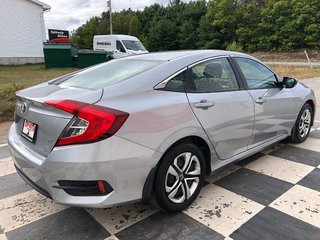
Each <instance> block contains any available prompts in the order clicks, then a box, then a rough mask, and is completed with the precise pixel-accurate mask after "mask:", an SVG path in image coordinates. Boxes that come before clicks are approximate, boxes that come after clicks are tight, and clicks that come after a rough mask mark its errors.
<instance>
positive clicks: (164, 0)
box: [40, 0, 187, 34]
mask: <svg viewBox="0 0 320 240" xmlns="http://www.w3.org/2000/svg"><path fill="white" fill-rule="evenodd" d="M40 1H42V2H44V3H46V4H48V5H50V6H51V10H50V11H49V12H45V13H44V19H45V26H46V32H48V31H47V29H60V30H69V31H72V30H73V29H76V28H77V27H79V26H81V25H82V24H83V23H85V22H86V21H87V20H88V19H90V18H91V17H93V16H99V15H100V14H101V13H102V12H103V11H107V10H108V6H107V0H40ZM185 1H187V0H185ZM168 2H169V0H112V11H121V10H122V9H128V8H131V9H133V10H137V9H143V8H144V7H145V6H149V5H151V4H153V3H160V4H163V5H167V4H168ZM47 34H48V33H47Z"/></svg>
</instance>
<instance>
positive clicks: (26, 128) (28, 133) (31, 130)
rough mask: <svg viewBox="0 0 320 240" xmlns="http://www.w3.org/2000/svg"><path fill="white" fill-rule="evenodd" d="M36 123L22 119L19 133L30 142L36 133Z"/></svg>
mask: <svg viewBox="0 0 320 240" xmlns="http://www.w3.org/2000/svg"><path fill="white" fill-rule="evenodd" d="M37 127H38V126H37V124H35V123H32V122H29V121H28V120H24V122H23V128H22V133H21V135H22V136H23V137H24V138H25V139H27V140H28V141H30V142H34V140H35V138H36V133H37Z"/></svg>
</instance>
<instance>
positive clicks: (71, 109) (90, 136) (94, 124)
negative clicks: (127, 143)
mask: <svg viewBox="0 0 320 240" xmlns="http://www.w3.org/2000/svg"><path fill="white" fill-rule="evenodd" d="M45 103H46V104H47V105H50V106H52V107H54V108H58V109H60V110H63V111H65V112H68V113H71V114H73V115H74V118H73V119H72V120H71V121H70V123H69V124H68V126H67V127H66V128H65V129H64V130H63V132H62V134H61V135H60V138H59V139H58V141H57V143H56V146H65V145H70V144H84V143H92V142H97V141H100V140H103V139H106V138H109V137H111V136H112V135H114V134H115V133H116V132H117V131H118V130H119V129H120V128H121V126H122V125H123V124H124V122H125V121H126V120H127V118H128V117H129V113H126V112H122V111H119V110H116V109H112V108H106V107H102V106H97V105H93V104H88V103H83V102H78V101H73V100H62V101H46V102H45Z"/></svg>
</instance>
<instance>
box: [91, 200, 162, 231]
mask: <svg viewBox="0 0 320 240" xmlns="http://www.w3.org/2000/svg"><path fill="white" fill-rule="evenodd" d="M86 210H87V212H88V213H89V214H90V215H91V216H92V217H94V218H95V220H96V221H98V222H99V223H100V224H101V225H102V226H103V227H104V228H105V229H106V230H107V231H108V232H109V233H110V234H116V233H118V232H120V231H121V230H123V229H125V228H128V227H130V226H132V225H133V224H135V223H137V222H139V221H141V220H143V219H145V218H147V217H149V216H151V215H152V214H154V213H156V212H158V211H159V209H157V208H155V207H153V206H151V205H150V206H144V205H142V204H139V203H136V204H127V205H123V206H119V207H117V208H115V207H113V208H107V209H89V208H88V209H86ZM126 215H127V216H126Z"/></svg>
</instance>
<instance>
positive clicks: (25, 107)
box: [20, 102, 28, 113]
mask: <svg viewBox="0 0 320 240" xmlns="http://www.w3.org/2000/svg"><path fill="white" fill-rule="evenodd" d="M27 108H28V105H27V103H25V102H24V103H21V105H20V112H21V113H25V112H26V111H27Z"/></svg>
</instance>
